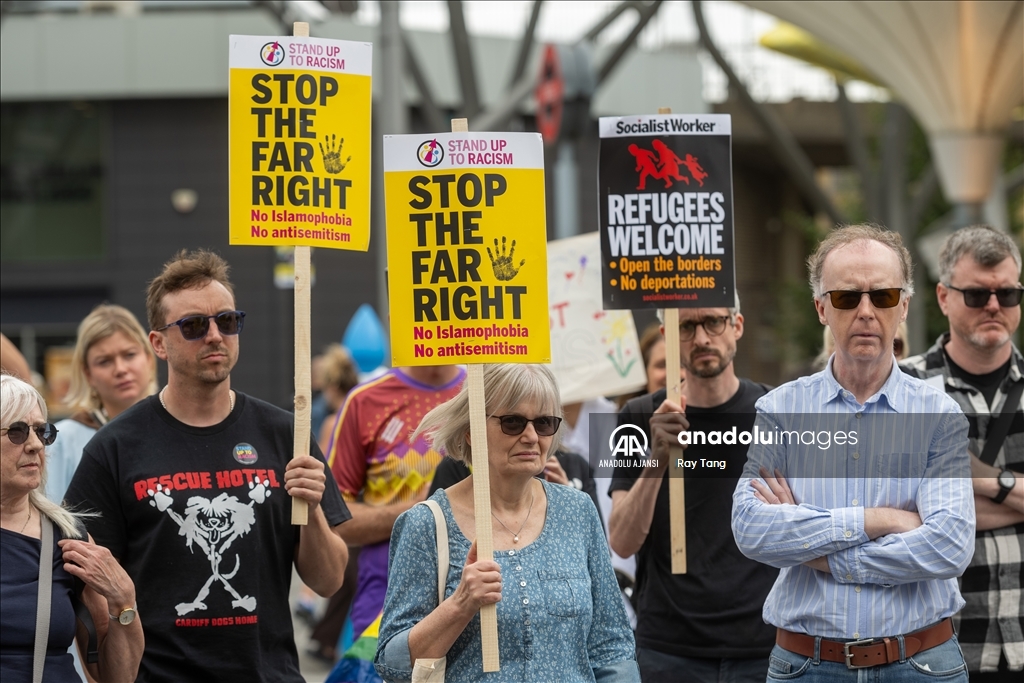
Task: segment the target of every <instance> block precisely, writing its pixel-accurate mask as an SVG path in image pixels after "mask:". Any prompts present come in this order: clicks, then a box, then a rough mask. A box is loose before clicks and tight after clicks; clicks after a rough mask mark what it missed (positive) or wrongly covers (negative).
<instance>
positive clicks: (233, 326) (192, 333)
mask: <svg viewBox="0 0 1024 683" xmlns="http://www.w3.org/2000/svg"><path fill="white" fill-rule="evenodd" d="M210 320H213V321H214V322H216V323H217V329H218V330H220V333H221V334H228V335H235V334H238V333H239V332H241V331H242V324H243V323H244V322H245V311H225V312H223V313H218V314H216V315H189V316H186V317H184V318H182V319H181V320H175V321H174V322H173V323H167V324H166V325H164V326H163V327H158V328H157V329H156V332H163V331H164V330H166V329H167V328H169V327H174V326H175V325H177V326H178V327H179V328H180V329H181V336H182V337H184V338H185V339H188V340H189V341H195V340H196V339H202V338H203V337H205V336H206V333H207V332H209V331H210Z"/></svg>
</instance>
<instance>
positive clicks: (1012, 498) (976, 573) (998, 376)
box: [902, 226, 1024, 683]
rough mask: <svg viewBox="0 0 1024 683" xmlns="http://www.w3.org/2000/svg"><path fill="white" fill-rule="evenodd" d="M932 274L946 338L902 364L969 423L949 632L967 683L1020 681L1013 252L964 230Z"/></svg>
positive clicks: (1022, 453) (1023, 656)
mask: <svg viewBox="0 0 1024 683" xmlns="http://www.w3.org/2000/svg"><path fill="white" fill-rule="evenodd" d="M939 268H940V271H941V275H940V277H941V281H940V282H939V284H938V285H936V292H937V294H938V299H939V306H940V307H941V308H942V312H943V313H944V314H945V315H946V317H947V318H948V319H949V332H946V333H944V334H943V335H942V336H941V337H940V338H939V340H938V341H937V342H935V345H934V346H932V348H931V349H929V350H928V351H927V352H925V353H923V354H921V355H919V356H914V357H912V358H908V359H907V360H906V361H904V363H903V364H902V367H903V369H904V371H906V372H908V373H910V374H912V375H914V376H916V377H920V378H922V379H925V380H926V381H929V382H934V383H935V386H936V387H937V388H940V389H943V390H945V392H946V393H947V394H948V395H949V396H950V397H951V398H953V399H954V400H955V401H956V402H957V403H959V404H960V407H961V408H962V409H963V411H964V414H966V416H967V419H968V421H969V422H970V425H971V427H970V444H969V447H968V448H969V450H970V453H971V474H972V475H973V477H974V505H975V510H976V515H977V524H978V526H977V536H976V542H975V550H974V557H973V559H972V560H971V564H970V566H968V568H967V570H966V571H965V572H964V575H963V577H962V578H961V581H960V592H961V594H962V595H963V597H964V600H966V602H967V605H966V606H965V607H964V609H963V610H962V611H961V612H960V614H959V619H958V620H959V625H958V626H959V627H958V628H957V637H958V638H959V640H960V647H961V648H962V649H963V652H964V659H965V660H966V661H967V666H968V669H969V671H970V675H971V681H972V683H974V681H983V682H984V681H992V682H994V681H1011V680H1012V681H1019V680H1021V673H1020V672H1021V671H1022V669H1024V616H1022V607H1021V605H1022V603H1021V598H1020V596H1021V589H1022V588H1024V569H1022V567H1024V564H1022V559H1024V414H1022V413H1024V408H1022V406H1024V403H1022V400H1021V393H1020V392H1021V385H1022V384H1024V357H1022V356H1021V353H1020V350H1019V349H1017V347H1016V346H1014V344H1013V341H1012V339H1013V335H1014V333H1015V332H1016V331H1017V327H1018V326H1019V325H1020V302H1021V291H1022V289H1021V284H1020V272H1021V255H1020V250H1019V249H1018V248H1017V245H1016V244H1015V243H1014V241H1013V238H1011V237H1010V236H1009V235H1006V234H1004V233H1001V232H997V231H996V230H993V229H992V228H989V227H986V226H974V227H970V228H964V229H962V230H959V231H957V232H955V233H953V234H952V235H951V236H950V237H949V239H948V240H947V241H946V244H945V246H944V247H943V249H942V253H941V255H940V256H939ZM1015 389H1016V391H1015ZM1000 419H1002V420H1004V421H1005V424H1004V425H1002V427H1001V428H1000V425H999V422H1000Z"/></svg>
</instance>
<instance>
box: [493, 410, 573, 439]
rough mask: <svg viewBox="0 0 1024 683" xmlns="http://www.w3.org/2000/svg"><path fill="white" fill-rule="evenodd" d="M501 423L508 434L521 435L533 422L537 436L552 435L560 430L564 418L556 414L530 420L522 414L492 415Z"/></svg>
mask: <svg viewBox="0 0 1024 683" xmlns="http://www.w3.org/2000/svg"><path fill="white" fill-rule="evenodd" d="M490 417H493V418H494V419H495V420H497V421H498V422H500V423H501V431H502V433H503V434H506V435H508V436H519V435H520V434H522V433H523V432H524V431H526V425H527V424H529V423H531V422H532V423H533V428H534V430H536V432H537V436H551V435H553V434H554V433H555V432H557V431H558V426H559V425H561V424H562V418H560V417H555V416H554V415H542V416H540V417H535V418H533V419H532V420H529V419H527V418H525V417H523V416H522V415H491V416H490Z"/></svg>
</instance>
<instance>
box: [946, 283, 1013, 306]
mask: <svg viewBox="0 0 1024 683" xmlns="http://www.w3.org/2000/svg"><path fill="white" fill-rule="evenodd" d="M943 284H945V283H943ZM946 286H947V287H949V288H950V289H955V290H956V291H958V292H960V293H961V294H963V295H964V304H965V305H967V307H968V308H985V306H987V305H988V300H989V298H990V297H991V296H992V295H993V294H995V295H996V301H998V302H999V305H1000V306H1002V307H1003V308H1012V307H1013V306H1020V298H1021V294H1022V293H1024V289H1021V288H1020V287H1003V288H1001V289H982V288H980V287H968V288H967V289H960V288H959V287H954V286H953V285H946Z"/></svg>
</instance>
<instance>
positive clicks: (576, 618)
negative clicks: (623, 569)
mask: <svg viewBox="0 0 1024 683" xmlns="http://www.w3.org/2000/svg"><path fill="white" fill-rule="evenodd" d="M543 483H544V490H545V492H546V494H547V498H548V509H547V519H546V520H545V522H544V528H543V529H542V530H541V534H540V536H539V537H538V538H537V540H535V541H534V542H533V543H531V544H529V545H527V546H524V547H523V548H515V549H508V550H501V551H497V552H495V553H494V555H495V557H494V559H495V561H496V562H497V563H498V565H499V566H500V567H501V576H502V585H503V592H502V600H501V602H499V603H498V648H499V652H500V657H501V670H500V671H497V672H492V673H487V674H485V673H483V663H482V659H481V648H480V617H479V615H477V616H475V617H473V620H472V621H471V622H470V623H469V625H468V626H467V627H466V629H465V630H464V631H463V632H462V634H461V635H460V636H459V637H458V639H457V640H456V641H455V644H454V645H452V647H451V649H449V650H448V655H447V675H446V677H445V680H446V681H448V683H458V682H459V681H488V682H497V681H509V682H515V683H526V682H530V681H536V682H537V683H551V681H559V682H560V683H577V682H579V683H583V682H590V681H600V682H604V681H615V682H616V683H619V682H625V683H632V682H636V683H639V681H640V671H639V669H638V668H637V664H636V658H635V645H634V642H633V632H632V630H630V628H629V622H628V620H627V618H626V612H625V610H624V609H623V606H622V598H621V596H620V593H619V588H618V584H617V583H616V581H615V573H614V571H613V570H612V565H611V556H610V551H609V549H608V543H607V541H606V540H605V537H604V531H603V529H602V527H601V522H600V520H599V519H598V516H597V510H596V508H595V507H594V503H593V501H591V500H590V498H589V497H588V496H587V495H586V494H585V493H582V492H580V491H577V490H575V489H573V488H571V487H568V486H558V485H556V484H548V483H547V482H543ZM433 499H434V500H436V501H437V502H438V504H440V506H441V509H442V511H443V512H444V516H445V520H446V521H447V523H448V546H449V549H450V552H449V554H450V556H451V564H450V566H449V569H448V582H447V586H446V588H445V597H448V596H450V595H452V593H454V592H455V589H456V587H457V586H458V585H459V581H460V580H461V578H462V569H463V566H464V564H465V558H466V554H467V553H468V552H469V545H470V543H469V541H468V540H467V539H466V537H465V536H463V535H462V532H461V531H460V530H459V527H458V525H457V524H456V523H455V519H454V517H452V510H451V505H450V504H449V502H448V496H447V495H446V494H445V492H444V490H439V491H437V492H436V493H435V494H434V495H433ZM436 607H437V537H436V535H435V529H434V518H433V516H432V515H431V513H430V510H429V509H427V508H426V506H423V505H416V506H414V507H413V508H412V509H410V510H408V511H407V512H405V513H403V514H402V515H401V516H400V517H399V518H398V520H397V521H396V522H395V528H394V532H393V533H392V536H391V555H390V560H389V565H388V591H387V596H386V597H385V599H384V617H383V619H382V620H381V625H380V636H379V641H378V646H377V656H376V657H375V658H374V665H375V666H376V668H377V672H378V673H379V674H380V675H381V677H382V678H384V680H386V681H389V682H398V681H408V680H410V679H411V678H412V662H411V661H410V655H409V631H410V630H411V629H412V627H413V626H415V625H416V624H417V623H419V621H420V620H422V619H423V618H424V617H426V616H427V615H428V614H430V612H432V611H433V610H434V609H435V608H436Z"/></svg>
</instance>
